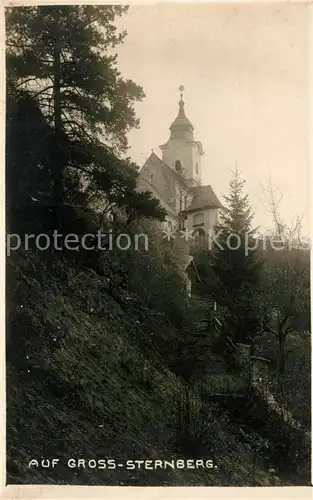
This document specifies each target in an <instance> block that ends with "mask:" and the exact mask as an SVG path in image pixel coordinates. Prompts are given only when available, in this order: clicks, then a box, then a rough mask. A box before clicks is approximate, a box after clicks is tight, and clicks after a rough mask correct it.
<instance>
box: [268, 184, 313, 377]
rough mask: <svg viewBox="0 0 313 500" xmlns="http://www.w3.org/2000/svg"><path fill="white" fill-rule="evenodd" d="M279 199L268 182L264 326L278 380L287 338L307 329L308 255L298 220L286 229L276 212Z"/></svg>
mask: <svg viewBox="0 0 313 500" xmlns="http://www.w3.org/2000/svg"><path fill="white" fill-rule="evenodd" d="M277 195H278V196H279V198H278V196H277ZM281 200H282V195H281V194H280V193H277V190H276V192H275V191H274V189H273V186H272V184H271V181H269V186H268V189H267V202H268V205H269V208H270V212H271V215H272V219H273V224H274V232H273V234H272V235H271V237H270V238H268V242H267V243H268V245H267V246H266V253H265V256H266V260H265V265H264V278H263V282H264V284H263V291H264V293H263V300H262V302H263V314H264V325H263V327H264V331H265V332H270V333H272V334H273V335H274V336H275V338H276V340H277V343H278V355H277V369H278V374H279V377H280V379H282V377H283V375H284V372H285V364H286V342H287V339H288V337H290V336H291V335H292V334H297V333H299V332H302V333H303V332H305V331H307V330H309V329H310V254H309V251H308V248H304V247H303V245H302V242H301V218H299V217H297V218H296V219H295V221H294V224H292V225H291V226H290V227H288V226H287V225H286V224H285V223H284V222H283V220H282V218H281V216H280V213H279V204H280V202H281Z"/></svg>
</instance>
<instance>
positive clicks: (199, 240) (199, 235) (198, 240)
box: [192, 227, 206, 247]
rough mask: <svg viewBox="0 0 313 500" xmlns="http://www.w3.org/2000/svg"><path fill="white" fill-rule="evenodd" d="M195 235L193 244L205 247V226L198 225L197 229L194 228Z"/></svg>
mask: <svg viewBox="0 0 313 500" xmlns="http://www.w3.org/2000/svg"><path fill="white" fill-rule="evenodd" d="M192 235H193V238H194V239H193V244H194V246H195V247H205V246H206V240H205V231H204V229H203V227H198V228H197V229H195V230H194V232H193V233H192Z"/></svg>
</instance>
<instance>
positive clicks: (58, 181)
mask: <svg viewBox="0 0 313 500" xmlns="http://www.w3.org/2000/svg"><path fill="white" fill-rule="evenodd" d="M53 73H54V75H53V76H54V78H53V112H54V136H55V145H54V146H55V150H54V164H53V165H52V173H53V179H54V182H53V204H54V208H55V211H56V214H57V222H58V223H60V222H61V208H62V205H63V198H64V184H63V173H64V169H65V159H64V154H63V147H62V118H61V44H60V35H59V27H58V21H57V20H56V22H55V29H54V61H53ZM58 225H59V224H58Z"/></svg>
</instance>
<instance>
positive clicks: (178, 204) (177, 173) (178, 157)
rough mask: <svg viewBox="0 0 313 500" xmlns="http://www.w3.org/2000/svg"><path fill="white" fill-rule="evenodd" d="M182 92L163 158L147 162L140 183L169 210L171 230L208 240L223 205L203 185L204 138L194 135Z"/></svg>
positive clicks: (142, 170)
mask: <svg viewBox="0 0 313 500" xmlns="http://www.w3.org/2000/svg"><path fill="white" fill-rule="evenodd" d="M179 90H180V92H181V95H180V101H179V110H178V115H177V117H176V118H175V120H174V121H173V123H172V124H171V126H170V137H169V139H168V141H167V142H166V143H165V144H162V145H161V146H160V149H161V151H162V158H160V157H159V156H157V155H156V154H155V153H154V152H153V153H151V155H150V156H149V158H148V159H147V160H146V162H145V164H144V165H143V167H142V169H141V171H140V176H139V182H138V187H139V189H144V190H149V191H151V192H152V194H153V195H154V197H156V198H158V199H159V201H160V203H161V205H162V206H163V207H164V208H165V209H166V211H167V218H166V223H167V225H168V228H169V229H170V230H173V229H184V230H186V229H187V230H188V231H192V232H193V235H194V236H195V238H196V239H197V240H198V239H199V238H200V239H201V240H202V241H203V243H204V242H205V238H207V235H209V234H210V233H211V231H212V230H213V229H214V226H215V225H216V224H217V223H218V213H219V210H220V209H221V208H222V205H221V203H220V201H219V200H218V198H217V196H216V194H215V193H214V191H213V189H212V187H211V186H209V185H202V158H203V155H204V151H203V148H202V145H201V142H199V141H195V139H194V128H193V125H192V123H191V122H190V121H189V120H188V118H187V117H186V114H185V103H184V101H183V94H182V92H183V90H184V88H183V87H182V86H181V87H179Z"/></svg>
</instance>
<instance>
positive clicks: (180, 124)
mask: <svg viewBox="0 0 313 500" xmlns="http://www.w3.org/2000/svg"><path fill="white" fill-rule="evenodd" d="M175 129H188V130H193V125H192V123H191V122H190V121H189V120H188V118H187V116H186V115H185V103H184V101H183V99H182V98H181V99H180V101H179V111H178V115H177V117H176V118H175V120H174V121H173V123H172V125H171V126H170V130H171V131H173V130H175Z"/></svg>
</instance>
